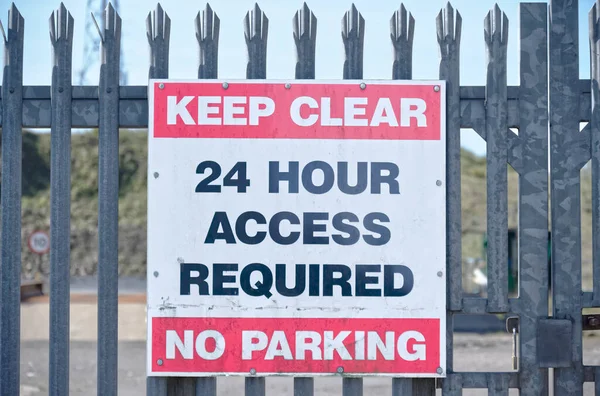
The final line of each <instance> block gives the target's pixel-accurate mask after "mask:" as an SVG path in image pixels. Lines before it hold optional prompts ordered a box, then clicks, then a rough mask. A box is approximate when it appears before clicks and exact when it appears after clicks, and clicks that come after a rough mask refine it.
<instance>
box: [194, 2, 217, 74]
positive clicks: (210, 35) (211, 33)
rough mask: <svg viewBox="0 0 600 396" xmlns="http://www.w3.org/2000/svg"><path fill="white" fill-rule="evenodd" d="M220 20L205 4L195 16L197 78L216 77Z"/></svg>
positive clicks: (208, 5)
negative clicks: (197, 59) (197, 55)
mask: <svg viewBox="0 0 600 396" xmlns="http://www.w3.org/2000/svg"><path fill="white" fill-rule="evenodd" d="M220 25H221V21H220V20H219V17H218V16H217V14H216V13H215V12H214V11H213V9H212V8H211V7H210V4H206V8H205V9H204V11H202V12H198V15H197V16H196V39H197V40H198V49H199V61H198V63H199V65H198V78H217V76H218V66H219V31H220Z"/></svg>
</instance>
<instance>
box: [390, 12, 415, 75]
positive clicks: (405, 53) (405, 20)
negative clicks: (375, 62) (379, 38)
mask: <svg viewBox="0 0 600 396" xmlns="http://www.w3.org/2000/svg"><path fill="white" fill-rule="evenodd" d="M414 33H415V18H413V16H412V13H409V14H408V16H407V14H406V8H404V4H400V9H399V10H398V11H396V12H394V15H393V16H392V19H391V20H390V37H391V39H392V45H393V47H394V64H393V65H392V79H394V80H410V79H411V78H412V48H413V37H414Z"/></svg>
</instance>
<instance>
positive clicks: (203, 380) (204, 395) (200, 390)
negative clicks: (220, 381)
mask: <svg viewBox="0 0 600 396" xmlns="http://www.w3.org/2000/svg"><path fill="white" fill-rule="evenodd" d="M216 395H217V377H200V378H196V396H216Z"/></svg>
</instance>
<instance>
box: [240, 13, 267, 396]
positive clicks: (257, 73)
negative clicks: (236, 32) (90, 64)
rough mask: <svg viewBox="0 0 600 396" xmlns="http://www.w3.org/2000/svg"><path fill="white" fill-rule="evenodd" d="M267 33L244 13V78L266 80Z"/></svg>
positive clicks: (263, 22) (253, 389)
mask: <svg viewBox="0 0 600 396" xmlns="http://www.w3.org/2000/svg"><path fill="white" fill-rule="evenodd" d="M268 33H269V19H268V18H267V15H266V14H265V13H264V12H263V11H262V10H261V9H260V7H259V6H258V4H255V5H254V9H252V10H250V11H248V12H247V13H246V17H245V18H244V37H245V39H246V47H247V50H248V64H247V66H246V78H248V79H263V78H267V37H268ZM265 388H266V382H265V377H246V380H245V394H246V396H264V395H265Z"/></svg>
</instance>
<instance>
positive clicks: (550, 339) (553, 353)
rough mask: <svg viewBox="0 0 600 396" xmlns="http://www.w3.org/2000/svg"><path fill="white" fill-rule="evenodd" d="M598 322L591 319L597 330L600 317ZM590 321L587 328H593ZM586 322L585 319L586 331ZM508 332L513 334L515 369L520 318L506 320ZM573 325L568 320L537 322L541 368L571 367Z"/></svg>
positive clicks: (539, 363)
mask: <svg viewBox="0 0 600 396" xmlns="http://www.w3.org/2000/svg"><path fill="white" fill-rule="evenodd" d="M589 316H595V319H596V321H593V320H592V319H594V318H590V320H591V322H592V323H593V325H594V326H597V327H596V328H598V329H600V315H589ZM590 320H588V321H587V323H588V324H587V326H592V324H590V323H589V322H590ZM585 329H586V320H585V319H584V330H585ZM506 330H507V331H508V332H509V333H512V334H513V368H515V367H516V363H517V354H516V334H517V333H518V332H519V317H518V316H511V317H509V318H507V320H506ZM572 332H573V323H572V322H571V321H570V320H568V319H553V318H540V319H538V322H537V334H536V340H537V342H536V344H537V357H536V360H537V363H538V366H539V367H540V368H557V367H571V360H572V348H573V344H572Z"/></svg>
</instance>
